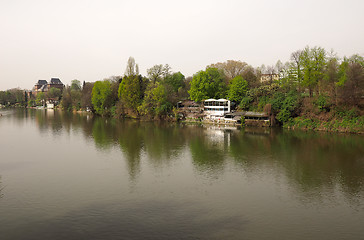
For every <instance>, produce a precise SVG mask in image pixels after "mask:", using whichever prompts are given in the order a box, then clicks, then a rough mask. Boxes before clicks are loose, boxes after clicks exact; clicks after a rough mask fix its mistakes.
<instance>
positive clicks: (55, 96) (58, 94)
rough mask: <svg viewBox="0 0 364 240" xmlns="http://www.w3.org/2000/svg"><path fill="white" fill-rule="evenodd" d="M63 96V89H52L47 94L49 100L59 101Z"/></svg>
mask: <svg viewBox="0 0 364 240" xmlns="http://www.w3.org/2000/svg"><path fill="white" fill-rule="evenodd" d="M61 96H62V91H61V89H58V88H54V87H52V88H51V89H49V91H48V92H47V98H53V99H57V100H58V99H59V98H60V97H61Z"/></svg>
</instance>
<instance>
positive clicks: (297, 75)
mask: <svg viewBox="0 0 364 240" xmlns="http://www.w3.org/2000/svg"><path fill="white" fill-rule="evenodd" d="M291 61H292V62H291V71H290V77H291V78H292V81H294V82H297V84H298V91H301V85H302V79H303V76H302V66H303V63H302V61H303V59H302V51H301V50H297V51H295V52H293V53H292V54H291Z"/></svg>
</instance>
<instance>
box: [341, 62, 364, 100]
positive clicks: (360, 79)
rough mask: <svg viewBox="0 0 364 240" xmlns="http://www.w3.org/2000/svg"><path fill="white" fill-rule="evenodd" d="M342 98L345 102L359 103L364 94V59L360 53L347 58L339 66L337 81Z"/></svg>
mask: <svg viewBox="0 0 364 240" xmlns="http://www.w3.org/2000/svg"><path fill="white" fill-rule="evenodd" d="M337 85H338V87H339V88H338V91H339V95H340V99H341V101H342V102H343V103H345V104H348V105H351V106H354V105H358V104H359V102H360V98H361V96H363V95H364V59H363V58H362V57H360V56H358V55H354V56H352V57H350V58H345V59H344V61H343V62H342V63H341V65H340V67H339V81H338V83H337Z"/></svg>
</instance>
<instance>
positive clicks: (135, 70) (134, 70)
mask: <svg viewBox="0 0 364 240" xmlns="http://www.w3.org/2000/svg"><path fill="white" fill-rule="evenodd" d="M125 75H126V76H134V75H139V66H138V64H135V59H134V58H133V57H129V59H128V63H127V65H126V70H125Z"/></svg>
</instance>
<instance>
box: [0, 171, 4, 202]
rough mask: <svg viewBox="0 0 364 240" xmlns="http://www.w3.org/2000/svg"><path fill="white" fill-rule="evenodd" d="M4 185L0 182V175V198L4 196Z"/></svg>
mask: <svg viewBox="0 0 364 240" xmlns="http://www.w3.org/2000/svg"><path fill="white" fill-rule="evenodd" d="M3 189H4V187H3V186H2V184H1V176H0V198H2V197H3V196H4V194H3V193H2V191H3Z"/></svg>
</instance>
